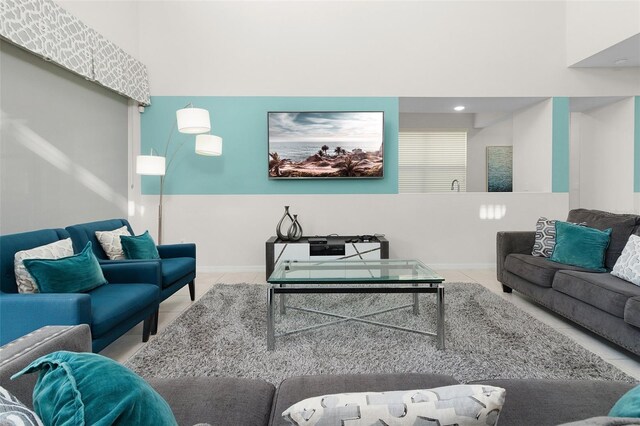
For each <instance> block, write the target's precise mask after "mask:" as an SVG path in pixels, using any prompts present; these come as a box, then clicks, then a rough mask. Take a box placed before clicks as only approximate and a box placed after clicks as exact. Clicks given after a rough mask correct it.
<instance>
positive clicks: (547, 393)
mask: <svg viewBox="0 0 640 426" xmlns="http://www.w3.org/2000/svg"><path fill="white" fill-rule="evenodd" d="M470 383H471V384H486V385H490V386H498V387H501V388H504V389H506V390H507V397H506V399H505V402H504V406H503V407H502V412H501V413H500V420H499V422H498V424H499V425H517V426H541V425H557V424H559V423H566V422H571V421H575V420H579V419H584V418H587V417H595V416H604V415H606V414H607V413H608V412H609V410H610V409H611V407H612V406H613V404H614V403H615V402H616V401H617V400H618V399H619V398H620V397H621V396H622V395H624V394H625V392H627V391H628V390H629V389H631V388H633V386H634V385H633V384H631V383H624V382H616V381H603V380H529V379H493V380H477V381H473V382H470Z"/></svg>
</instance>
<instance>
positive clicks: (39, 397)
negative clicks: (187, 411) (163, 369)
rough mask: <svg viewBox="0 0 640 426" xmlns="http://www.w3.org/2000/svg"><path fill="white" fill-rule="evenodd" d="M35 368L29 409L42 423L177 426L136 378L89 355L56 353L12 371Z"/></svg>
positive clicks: (117, 365) (163, 405)
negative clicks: (31, 408)
mask: <svg viewBox="0 0 640 426" xmlns="http://www.w3.org/2000/svg"><path fill="white" fill-rule="evenodd" d="M34 372H39V376H38V380H37V382H36V385H35V387H34V388H33V407H34V408H35V411H36V412H37V413H38V415H39V416H40V417H41V418H42V420H43V421H44V423H45V424H47V425H53V424H55V425H69V426H72V425H78V426H80V425H85V424H86V425H115V424H118V425H140V426H143V425H149V426H151V425H154V426H163V425H166V426H174V425H175V426H177V422H176V420H175V418H174V416H173V413H172V412H171V408H170V407H169V405H168V404H167V402H166V401H165V400H164V399H162V397H161V396H160V395H159V394H158V393H157V392H156V391H155V390H154V389H153V388H152V387H151V386H149V384H147V383H146V382H145V381H144V380H143V379H142V378H141V377H140V376H138V375H137V374H135V373H134V372H133V371H131V370H129V369H128V368H126V367H124V366H123V365H121V364H120V363H118V362H116V361H114V360H112V359H109V358H107V357H105V356H102V355H98V354H93V353H76V352H69V351H59V352H54V353H51V354H48V355H45V356H43V357H41V358H38V359H37V360H35V361H33V362H32V363H31V364H29V365H28V366H27V367H25V368H24V369H23V370H22V371H20V372H19V373H17V374H16V376H20V375H22V374H30V373H34Z"/></svg>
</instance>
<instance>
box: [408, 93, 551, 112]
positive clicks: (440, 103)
mask: <svg viewBox="0 0 640 426" xmlns="http://www.w3.org/2000/svg"><path fill="white" fill-rule="evenodd" d="M544 99H547V98H528V97H525V98H522V97H508V98H497V97H496V98H460V97H457V98H400V112H401V113H405V112H409V113H411V112H413V113H448V112H450V113H455V112H456V111H455V110H454V109H453V108H454V107H456V106H458V105H464V107H465V109H464V111H461V112H463V113H479V112H513V111H517V110H519V109H522V108H525V107H528V106H531V105H533V104H536V103H538V102H541V101H543V100H544Z"/></svg>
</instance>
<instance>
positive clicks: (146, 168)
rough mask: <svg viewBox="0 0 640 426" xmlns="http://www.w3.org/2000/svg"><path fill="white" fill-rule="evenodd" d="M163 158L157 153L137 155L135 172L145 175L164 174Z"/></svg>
mask: <svg viewBox="0 0 640 426" xmlns="http://www.w3.org/2000/svg"><path fill="white" fill-rule="evenodd" d="M165 171H166V169H165V158H164V157H160V156H159V155H138V156H137V157H136V173H137V174H139V175H147V176H164V174H165Z"/></svg>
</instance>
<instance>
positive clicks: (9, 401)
mask: <svg viewBox="0 0 640 426" xmlns="http://www.w3.org/2000/svg"><path fill="white" fill-rule="evenodd" d="M0 425H3V426H13V425H15V426H36V425H38V426H43V424H42V420H40V418H39V417H38V415H37V414H36V413H34V412H33V411H31V410H29V409H28V408H27V407H25V406H24V404H23V403H22V402H20V401H19V400H18V398H16V397H15V396H13V395H11V393H10V392H9V391H8V390H6V389H5V388H3V387H2V386H0Z"/></svg>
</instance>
